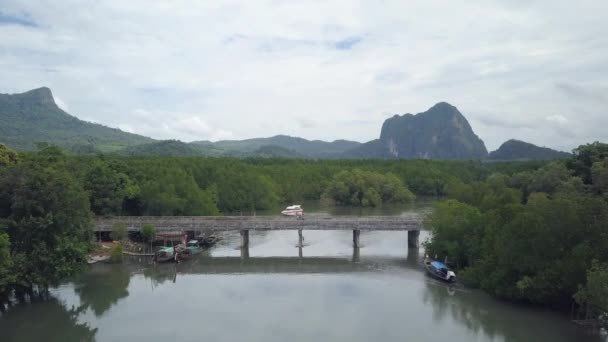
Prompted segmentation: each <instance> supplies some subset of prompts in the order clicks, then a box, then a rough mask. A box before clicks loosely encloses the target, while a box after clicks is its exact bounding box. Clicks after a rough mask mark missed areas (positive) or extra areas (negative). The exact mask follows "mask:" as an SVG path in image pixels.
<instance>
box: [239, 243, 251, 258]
mask: <svg viewBox="0 0 608 342" xmlns="http://www.w3.org/2000/svg"><path fill="white" fill-rule="evenodd" d="M241 259H249V246H245V247H241Z"/></svg>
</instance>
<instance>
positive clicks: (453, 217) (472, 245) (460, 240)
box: [424, 200, 483, 267]
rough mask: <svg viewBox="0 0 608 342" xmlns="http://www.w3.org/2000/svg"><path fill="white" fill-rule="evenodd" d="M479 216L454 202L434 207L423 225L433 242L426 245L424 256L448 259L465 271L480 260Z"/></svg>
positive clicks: (463, 204) (465, 205) (476, 211)
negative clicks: (425, 254)
mask: <svg viewBox="0 0 608 342" xmlns="http://www.w3.org/2000/svg"><path fill="white" fill-rule="evenodd" d="M481 218H482V216H481V212H480V211H479V210H478V209H477V208H475V207H473V206H470V205H468V204H465V203H461V202H458V201H456V200H447V201H442V202H439V203H437V205H436V206H435V210H433V213H432V214H430V215H429V216H428V217H427V219H426V220H425V222H424V225H425V227H427V229H430V230H431V234H432V240H431V241H430V242H428V243H427V244H426V245H425V248H426V250H427V253H428V254H430V255H431V256H435V255H437V257H438V258H444V257H447V258H448V259H449V260H452V261H453V262H455V263H456V264H457V265H458V267H466V266H469V265H472V264H474V263H475V261H476V260H477V259H479V258H480V256H481V255H480V248H481V241H480V240H481V237H482V236H483V235H482V230H483V226H482V220H481Z"/></svg>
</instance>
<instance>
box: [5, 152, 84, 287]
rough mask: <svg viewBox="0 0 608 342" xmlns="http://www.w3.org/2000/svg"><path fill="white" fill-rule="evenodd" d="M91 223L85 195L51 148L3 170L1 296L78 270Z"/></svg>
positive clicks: (55, 279) (43, 284)
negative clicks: (9, 291) (12, 290)
mask: <svg viewBox="0 0 608 342" xmlns="http://www.w3.org/2000/svg"><path fill="white" fill-rule="evenodd" d="M0 159H1V158H0ZM91 219H92V215H91V211H90V210H89V200H88V196H87V194H86V192H85V191H84V189H83V187H82V184H81V183H80V182H78V181H77V180H76V179H75V178H74V176H73V175H72V174H71V173H70V172H69V171H68V170H67V167H66V162H65V159H64V158H63V156H62V154H61V153H60V152H58V151H57V150H56V149H54V148H48V149H45V150H42V151H40V152H39V153H37V154H35V155H33V156H30V158H28V159H27V160H25V161H22V162H16V163H13V164H11V165H7V166H4V167H2V168H1V169H0V220H1V222H2V227H0V255H1V256H2V259H0V276H2V277H0V294H1V293H5V292H6V291H7V290H8V289H10V288H14V289H17V290H23V289H32V288H34V287H46V286H48V285H50V284H54V283H56V282H57V281H59V280H60V279H62V278H64V277H66V276H69V275H71V274H73V273H74V272H75V271H77V270H78V269H79V268H80V266H81V265H82V264H83V262H84V261H85V258H86V254H87V252H88V251H89V248H90V239H91V223H92V221H91Z"/></svg>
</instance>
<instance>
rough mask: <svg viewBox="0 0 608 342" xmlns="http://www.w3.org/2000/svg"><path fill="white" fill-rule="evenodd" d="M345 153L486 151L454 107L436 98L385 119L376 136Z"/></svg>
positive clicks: (418, 155)
mask: <svg viewBox="0 0 608 342" xmlns="http://www.w3.org/2000/svg"><path fill="white" fill-rule="evenodd" d="M347 154H348V156H352V157H360V158H361V157H363V158H394V159H483V158H485V157H486V156H487V154H488V151H487V150H486V147H485V144H484V143H483V141H482V140H481V139H479V137H478V136H477V135H476V134H475V133H474V132H473V129H472V128H471V125H469V122H468V121H467V119H466V118H465V117H464V116H463V115H462V114H461V113H460V112H459V111H458V109H457V108H456V107H454V106H452V105H450V104H448V103H445V102H440V103H438V104H436V105H434V106H433V107H431V108H430V109H429V110H427V111H426V112H422V113H419V114H416V115H412V114H404V115H395V116H393V117H392V118H390V119H387V120H386V121H384V124H383V125H382V131H381V133H380V139H379V140H374V141H373V142H369V143H367V144H364V145H362V146H360V147H358V148H356V149H354V150H351V151H349V152H348V153H347Z"/></svg>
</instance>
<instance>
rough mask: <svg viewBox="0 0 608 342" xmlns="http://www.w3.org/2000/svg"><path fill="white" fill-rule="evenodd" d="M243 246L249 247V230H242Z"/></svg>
mask: <svg viewBox="0 0 608 342" xmlns="http://www.w3.org/2000/svg"><path fill="white" fill-rule="evenodd" d="M241 247H249V230H241Z"/></svg>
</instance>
